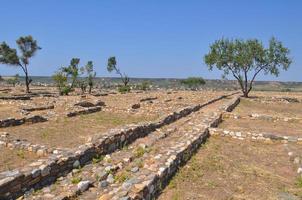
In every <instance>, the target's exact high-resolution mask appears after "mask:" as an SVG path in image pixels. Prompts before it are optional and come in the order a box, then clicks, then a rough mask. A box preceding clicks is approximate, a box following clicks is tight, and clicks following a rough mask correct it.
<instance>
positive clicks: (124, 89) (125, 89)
mask: <svg viewBox="0 0 302 200" xmlns="http://www.w3.org/2000/svg"><path fill="white" fill-rule="evenodd" d="M130 90H131V88H130V86H129V85H126V86H124V85H123V86H119V88H118V91H119V92H120V93H126V92H130Z"/></svg>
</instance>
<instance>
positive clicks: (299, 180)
mask: <svg viewBox="0 0 302 200" xmlns="http://www.w3.org/2000/svg"><path fill="white" fill-rule="evenodd" d="M296 185H297V186H298V187H299V188H302V176H300V177H298V178H297V182H296Z"/></svg>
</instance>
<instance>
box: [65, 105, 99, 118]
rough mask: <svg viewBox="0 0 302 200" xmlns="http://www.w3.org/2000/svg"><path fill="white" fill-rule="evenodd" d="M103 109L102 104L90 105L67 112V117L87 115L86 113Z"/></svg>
mask: <svg viewBox="0 0 302 200" xmlns="http://www.w3.org/2000/svg"><path fill="white" fill-rule="evenodd" d="M101 110H102V107H101V106H95V107H89V108H84V109H81V110H76V111H72V112H69V113H67V114H66V116H67V117H75V116H78V115H86V114H90V113H94V112H99V111H101Z"/></svg>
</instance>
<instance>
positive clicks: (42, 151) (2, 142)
mask: <svg viewBox="0 0 302 200" xmlns="http://www.w3.org/2000/svg"><path fill="white" fill-rule="evenodd" d="M0 146H3V147H6V148H10V149H17V150H24V151H29V152H33V153H36V154H37V155H38V156H45V155H48V154H59V153H60V152H62V151H64V149H60V148H47V147H46V146H44V145H38V144H31V143H30V142H28V141H27V140H20V139H15V138H13V137H11V136H10V135H9V134H8V133H2V134H1V135H0Z"/></svg>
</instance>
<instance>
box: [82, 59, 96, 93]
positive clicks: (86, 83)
mask: <svg viewBox="0 0 302 200" xmlns="http://www.w3.org/2000/svg"><path fill="white" fill-rule="evenodd" d="M80 71H81V74H82V75H83V74H86V77H85V79H84V80H82V81H81V82H80V88H81V89H82V92H83V93H84V92H85V91H86V88H87V87H89V89H88V92H89V94H90V93H91V90H92V87H93V85H94V78H95V77H96V72H94V70H93V62H92V61H88V63H87V64H86V65H85V67H81V69H80Z"/></svg>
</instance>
